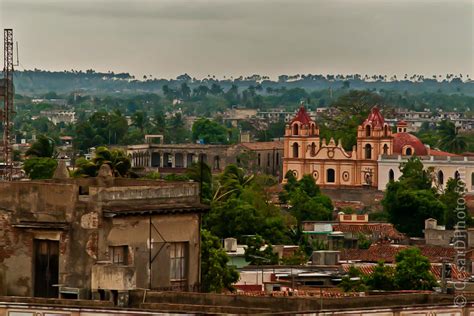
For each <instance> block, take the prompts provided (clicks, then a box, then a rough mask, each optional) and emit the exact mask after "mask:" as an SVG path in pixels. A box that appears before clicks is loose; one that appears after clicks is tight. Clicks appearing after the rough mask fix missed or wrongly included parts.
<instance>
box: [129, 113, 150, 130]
mask: <svg viewBox="0 0 474 316" xmlns="http://www.w3.org/2000/svg"><path fill="white" fill-rule="evenodd" d="M132 124H133V125H134V126H135V127H136V128H138V129H139V130H140V132H141V133H142V134H143V133H144V131H145V127H146V125H147V121H146V114H145V113H144V112H143V111H137V112H135V113H133V115H132Z"/></svg>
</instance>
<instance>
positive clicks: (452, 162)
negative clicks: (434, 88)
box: [283, 106, 474, 191]
mask: <svg viewBox="0 0 474 316" xmlns="http://www.w3.org/2000/svg"><path fill="white" fill-rule="evenodd" d="M283 154H284V158H283V175H285V174H286V173H287V172H288V171H290V170H291V171H292V172H293V174H294V175H295V176H296V178H297V179H301V177H302V176H303V175H306V174H310V175H312V177H313V179H314V180H315V182H316V184H318V185H320V186H322V187H346V188H356V187H372V188H376V189H379V190H383V189H385V187H386V184H387V183H388V182H389V181H391V180H397V179H398V177H399V176H400V170H399V168H398V167H399V166H400V163H401V162H403V161H406V160H407V159H408V158H410V157H411V156H414V155H416V156H418V157H420V158H421V159H422V161H423V162H424V164H427V167H432V168H433V169H434V174H435V175H436V176H437V177H441V179H437V178H436V179H434V180H433V181H434V184H436V185H438V186H441V187H443V186H444V185H445V183H446V182H447V179H448V178H452V177H459V176H460V174H463V175H464V177H463V181H464V182H465V183H466V186H467V189H468V191H472V190H474V157H461V156H458V155H455V154H450V153H446V152H443V151H439V150H431V149H430V148H429V146H425V145H424V144H423V143H422V142H421V141H420V140H419V139H418V138H417V137H416V136H414V135H412V134H410V133H408V132H407V124H406V123H405V122H404V121H400V122H398V124H397V132H396V133H392V128H391V127H390V126H389V124H388V123H387V122H386V121H385V119H384V117H383V115H382V113H381V112H380V109H379V108H378V107H374V108H372V110H371V112H370V114H369V116H368V117H367V118H366V119H365V120H364V121H363V122H361V124H360V125H359V126H358V129H357V144H356V145H355V146H354V147H353V148H352V150H351V151H350V152H348V151H346V150H344V148H343V146H342V144H341V142H340V141H335V140H334V139H333V138H331V139H330V140H329V141H327V140H326V139H321V138H320V136H319V127H318V125H317V123H316V122H315V121H314V120H313V119H312V118H311V117H310V116H309V114H308V113H307V111H306V109H305V107H304V106H301V107H300V109H299V111H298V113H297V114H296V116H295V117H294V118H293V120H291V122H289V123H288V124H287V125H286V127H285V136H284V150H283ZM441 161H442V163H438V162H441ZM428 165H429V166H428ZM456 171H457V173H456ZM439 180H441V181H439Z"/></svg>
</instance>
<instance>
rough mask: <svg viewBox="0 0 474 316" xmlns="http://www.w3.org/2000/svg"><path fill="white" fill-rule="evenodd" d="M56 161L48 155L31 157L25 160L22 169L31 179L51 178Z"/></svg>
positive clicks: (56, 164)
mask: <svg viewBox="0 0 474 316" xmlns="http://www.w3.org/2000/svg"><path fill="white" fill-rule="evenodd" d="M57 166H58V163H57V161H56V160H55V159H52V158H48V157H31V158H28V159H26V160H25V162H24V164H23V170H25V173H26V174H27V175H28V177H29V178H30V179H32V180H37V179H51V178H52V177H53V174H54V171H55V170H56V167H57Z"/></svg>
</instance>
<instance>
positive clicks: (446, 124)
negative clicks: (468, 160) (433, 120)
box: [438, 120, 467, 153]
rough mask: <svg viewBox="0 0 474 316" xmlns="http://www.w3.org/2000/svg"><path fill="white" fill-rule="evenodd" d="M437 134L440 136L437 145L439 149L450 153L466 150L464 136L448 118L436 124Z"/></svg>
mask: <svg viewBox="0 0 474 316" xmlns="http://www.w3.org/2000/svg"><path fill="white" fill-rule="evenodd" d="M438 134H439V136H440V140H439V146H440V148H441V149H443V150H446V151H448V152H452V153H461V152H464V151H465V150H466V148H467V141H466V138H465V137H464V136H463V135H461V134H459V131H458V129H457V128H456V125H454V123H453V122H451V121H448V120H444V121H441V123H439V126H438Z"/></svg>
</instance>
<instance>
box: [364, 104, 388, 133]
mask: <svg viewBox="0 0 474 316" xmlns="http://www.w3.org/2000/svg"><path fill="white" fill-rule="evenodd" d="M367 123H369V124H370V125H372V128H373V127H380V128H383V125H384V124H385V119H384V118H383V115H382V113H380V109H379V108H378V107H377V106H374V107H373V108H372V110H371V112H370V114H369V116H368V117H367V119H366V120H365V121H364V125H365V124H367Z"/></svg>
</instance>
